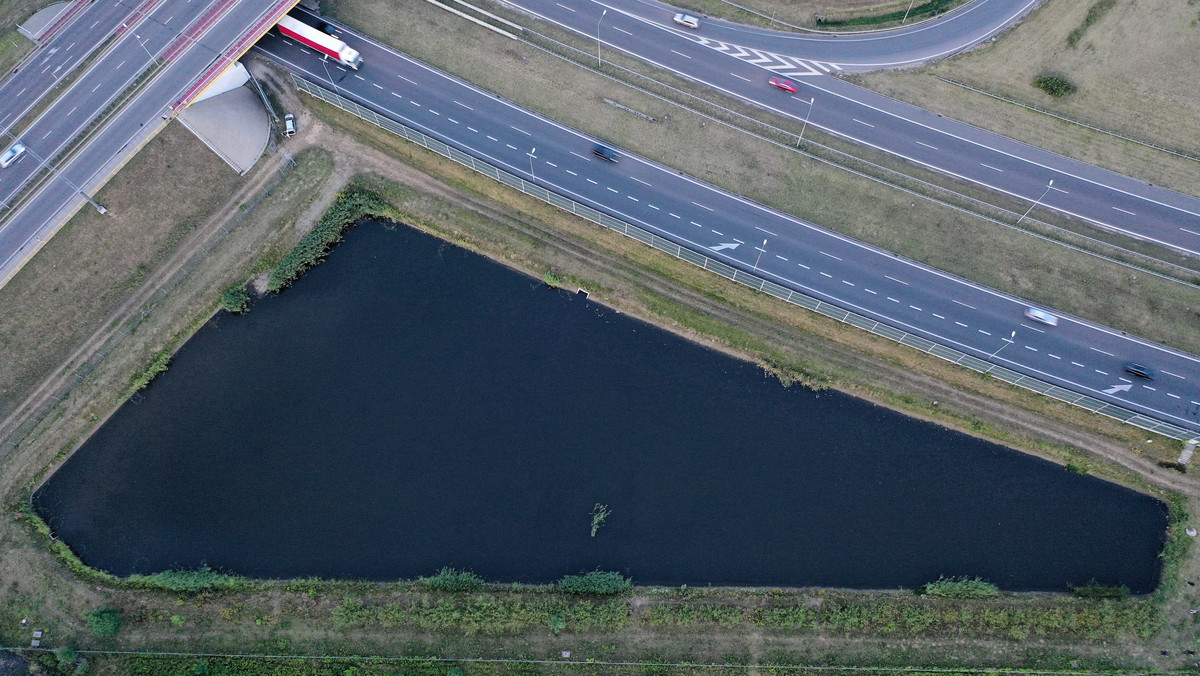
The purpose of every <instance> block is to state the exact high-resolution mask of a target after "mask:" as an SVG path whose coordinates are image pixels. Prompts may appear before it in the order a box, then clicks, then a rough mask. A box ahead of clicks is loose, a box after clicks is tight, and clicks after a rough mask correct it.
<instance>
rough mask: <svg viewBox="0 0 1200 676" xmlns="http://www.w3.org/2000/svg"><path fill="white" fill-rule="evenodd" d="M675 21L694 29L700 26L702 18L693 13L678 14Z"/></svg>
mask: <svg viewBox="0 0 1200 676" xmlns="http://www.w3.org/2000/svg"><path fill="white" fill-rule="evenodd" d="M675 23H677V24H679V25H680V26H687V27H688V28H693V29H695V28H699V27H700V19H697V18H696V17H694V16H692V15H691V14H676V15H675Z"/></svg>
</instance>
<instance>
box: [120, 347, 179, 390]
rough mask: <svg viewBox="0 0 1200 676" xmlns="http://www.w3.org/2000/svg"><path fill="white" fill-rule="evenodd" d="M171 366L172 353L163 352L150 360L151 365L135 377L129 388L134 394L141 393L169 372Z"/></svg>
mask: <svg viewBox="0 0 1200 676" xmlns="http://www.w3.org/2000/svg"><path fill="white" fill-rule="evenodd" d="M170 365H171V352H170V351H169V350H163V351H161V352H159V353H158V354H156V355H154V356H153V357H152V358H151V359H150V363H149V364H147V365H146V368H144V369H142V371H141V372H140V373H138V374H137V375H135V376H134V377H133V380H132V381H131V382H130V384H129V387H130V390H131V391H132V392H139V391H141V390H144V389H146V388H147V387H149V386H150V383H151V382H153V380H154V379H155V378H157V377H159V376H160V375H162V374H163V373H166V372H167V367H168V366H170Z"/></svg>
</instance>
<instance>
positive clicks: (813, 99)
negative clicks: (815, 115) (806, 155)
mask: <svg viewBox="0 0 1200 676" xmlns="http://www.w3.org/2000/svg"><path fill="white" fill-rule="evenodd" d="M816 102H817V97H815V96H814V97H812V98H811V99H809V100H808V114H807V115H805V116H804V125H803V126H802V127H800V136H798V137H796V147H797V148H799V147H800V142H801V141H803V140H804V130H805V129H808V118H809V117H811V116H812V109H813V104H815V103H816Z"/></svg>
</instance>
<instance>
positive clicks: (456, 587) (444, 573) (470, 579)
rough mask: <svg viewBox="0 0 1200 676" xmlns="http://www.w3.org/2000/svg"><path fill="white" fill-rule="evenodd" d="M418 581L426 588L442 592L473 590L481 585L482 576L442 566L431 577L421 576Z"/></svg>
mask: <svg viewBox="0 0 1200 676" xmlns="http://www.w3.org/2000/svg"><path fill="white" fill-rule="evenodd" d="M420 582H421V586H422V587H425V588H426V589H429V590H431V591H444V592H464V591H475V590H477V589H479V588H480V587H482V586H483V578H481V577H479V576H478V575H476V574H475V573H472V572H468V571H465V570H455V569H453V568H443V569H441V570H440V571H438V574H437V575H434V576H433V577H423V578H421V581H420Z"/></svg>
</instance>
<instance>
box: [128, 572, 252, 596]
mask: <svg viewBox="0 0 1200 676" xmlns="http://www.w3.org/2000/svg"><path fill="white" fill-rule="evenodd" d="M129 583H130V584H131V585H133V586H135V587H141V588H143V589H163V590H166V591H170V592H175V593H178V594H199V593H200V592H206V591H217V590H221V589H241V588H245V587H246V585H247V581H246V579H245V578H243V577H239V576H236V575H226V574H225V573H219V572H217V571H215V570H213V569H212V568H209V567H208V566H201V567H200V568H199V569H198V570H164V571H163V572H161V573H155V574H153V575H130V576H129Z"/></svg>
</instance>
